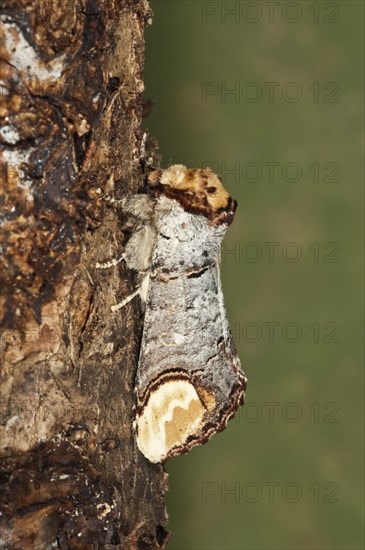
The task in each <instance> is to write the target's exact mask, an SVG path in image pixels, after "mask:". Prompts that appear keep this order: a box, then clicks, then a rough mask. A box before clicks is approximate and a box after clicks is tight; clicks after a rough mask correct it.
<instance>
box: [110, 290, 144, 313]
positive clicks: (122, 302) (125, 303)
mask: <svg viewBox="0 0 365 550" xmlns="http://www.w3.org/2000/svg"><path fill="white" fill-rule="evenodd" d="M139 292H140V288H139V286H137V288H136V290H135V291H134V292H132V294H130V295H129V296H127V297H126V298H124V300H122V301H121V302H119V304H115V305H114V306H112V307H111V310H112V311H118V310H119V309H122V307H124V306H126V305H127V304H129V302H131V301H132V300H133V298H134V297H135V296H137V295H138V294H139Z"/></svg>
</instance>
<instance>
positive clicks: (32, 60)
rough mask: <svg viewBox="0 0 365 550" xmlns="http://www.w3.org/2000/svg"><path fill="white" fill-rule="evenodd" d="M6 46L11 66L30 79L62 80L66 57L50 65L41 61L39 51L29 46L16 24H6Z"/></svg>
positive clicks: (58, 58)
mask: <svg viewBox="0 0 365 550" xmlns="http://www.w3.org/2000/svg"><path fill="white" fill-rule="evenodd" d="M3 30H4V45H5V48H6V50H7V51H8V53H9V58H10V59H11V64H12V66H13V67H15V68H16V69H18V71H21V72H23V73H25V74H24V76H26V77H28V78H36V79H38V80H49V79H57V78H60V76H61V74H62V70H63V66H64V63H63V61H64V57H65V56H64V55H61V56H59V57H57V58H55V59H54V60H52V61H49V62H48V63H45V62H44V61H42V60H40V59H39V55H38V53H37V51H36V50H35V49H34V48H33V46H31V45H30V44H29V42H28V41H27V40H26V38H25V36H24V34H23V33H22V30H21V29H20V27H18V26H17V25H16V24H15V23H5V24H4V26H3Z"/></svg>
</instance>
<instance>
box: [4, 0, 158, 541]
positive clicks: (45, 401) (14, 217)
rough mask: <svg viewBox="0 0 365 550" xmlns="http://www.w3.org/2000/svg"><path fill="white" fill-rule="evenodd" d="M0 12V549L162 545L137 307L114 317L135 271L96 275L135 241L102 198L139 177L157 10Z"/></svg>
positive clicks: (15, 1) (136, 183)
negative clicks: (144, 443) (147, 61)
mask: <svg viewBox="0 0 365 550" xmlns="http://www.w3.org/2000/svg"><path fill="white" fill-rule="evenodd" d="M2 5H3V10H2V14H1V21H0V37H1V49H0V62H1V69H0V70H1V80H2V85H1V88H0V93H1V103H0V117H1V130H0V144H1V146H0V155H1V156H0V159H1V192H0V201H1V203H0V205H1V206H0V208H1V211H0V225H1V266H0V281H1V282H0V284H1V298H0V319H1V334H0V344H1V350H0V353H1V425H0V429H1V432H0V445H1V453H2V454H1V464H0V467H1V476H0V481H1V487H0V492H1V507H2V514H1V516H0V521H1V524H0V525H1V541H2V542H1V543H0V546H1V547H2V548H9V549H31V548H35V549H47V548H64V549H83V550H85V549H97V548H123V549H135V548H136V549H139V550H147V549H150V548H151V549H154V548H156V549H157V548H163V547H164V546H165V545H166V542H167V539H168V534H167V532H166V531H165V525H166V521H167V517H166V511H165V503H164V494H165V491H166V483H167V480H166V474H165V473H164V470H163V467H162V466H161V465H152V464H150V463H149V462H148V461H147V460H146V459H145V458H144V457H143V456H142V455H141V453H140V452H139V451H138V449H137V447H136V443H135V438H134V434H133V428H132V420H133V405H134V393H133V388H134V378H135V372H136V365H137V359H138V349H139V341H140V336H141V312H140V309H139V304H138V300H134V301H132V302H131V303H130V304H128V305H127V306H126V307H125V308H124V309H123V310H121V311H119V312H117V313H112V311H111V306H112V305H113V304H115V303H116V302H118V301H119V300H121V299H122V298H123V297H125V296H126V295H127V294H129V293H130V292H131V291H132V290H133V285H134V279H133V274H131V273H130V272H128V270H127V269H126V267H125V265H124V264H123V262H121V263H119V264H118V266H116V267H112V268H110V269H108V270H97V269H96V268H95V264H96V263H97V262H103V261H107V260H109V259H111V258H112V257H118V256H120V255H121V253H122V250H123V244H124V242H125V238H126V236H125V231H124V226H123V218H121V217H120V216H118V213H117V212H116V211H115V209H114V208H113V205H112V204H111V203H110V202H108V201H107V200H106V197H107V196H113V197H115V198H120V197H121V196H124V195H126V194H129V193H133V192H136V191H137V190H138V188H139V187H140V186H141V184H142V183H143V179H144V173H143V170H144V166H143V159H142V162H141V156H143V149H144V148H145V145H144V142H143V136H142V132H141V129H140V125H141V118H142V107H143V105H142V92H143V58H144V37H143V30H144V26H145V25H146V23H147V22H148V20H149V19H150V17H151V12H150V9H149V5H148V3H147V0H139V1H138V0H137V1H134V0H83V1H82V0H80V1H78V0H74V1H72V2H65V1H64V0H8V1H5V2H2ZM147 147H148V144H147ZM141 150H142V153H141ZM149 155H150V156H151V155H152V157H153V156H154V155H155V153H154V149H153V144H152V145H151V146H150V151H149ZM155 158H156V155H155Z"/></svg>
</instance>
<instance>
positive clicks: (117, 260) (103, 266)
mask: <svg viewBox="0 0 365 550" xmlns="http://www.w3.org/2000/svg"><path fill="white" fill-rule="evenodd" d="M124 259H125V254H122V255H121V256H120V257H119V258H113V259H112V260H109V262H102V263H101V264H100V263H99V262H96V264H95V267H96V269H108V268H109V267H114V266H115V265H118V264H119V263H120V262H122V261H123V260H124Z"/></svg>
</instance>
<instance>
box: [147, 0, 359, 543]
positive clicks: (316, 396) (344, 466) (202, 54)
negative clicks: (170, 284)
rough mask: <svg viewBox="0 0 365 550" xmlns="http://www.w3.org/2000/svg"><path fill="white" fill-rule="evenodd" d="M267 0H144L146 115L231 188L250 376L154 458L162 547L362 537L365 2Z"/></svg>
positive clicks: (238, 331)
mask: <svg viewBox="0 0 365 550" xmlns="http://www.w3.org/2000/svg"><path fill="white" fill-rule="evenodd" d="M276 4H277V3H275V2H269V3H267V2H266V3H265V2H200V1H187V0H185V1H176V0H152V2H151V5H152V9H153V11H154V20H153V25H152V27H150V28H148V29H147V31H146V40H147V49H146V98H149V99H151V100H152V101H153V102H154V103H155V106H154V107H153V110H152V113H151V114H150V116H149V117H148V119H147V120H146V122H145V126H146V127H147V128H148V129H149V130H150V132H151V133H152V134H154V135H155V136H156V137H157V138H158V140H159V142H160V151H161V154H162V156H163V166H165V167H166V166H168V165H170V164H173V163H183V164H185V165H187V166H190V167H201V166H203V165H205V164H206V163H215V166H216V170H217V171H218V173H219V174H221V175H222V176H223V181H224V182H225V184H226V186H227V188H228V189H229V191H230V192H231V194H232V195H233V196H234V197H235V198H236V199H237V200H238V203H239V209H238V211H237V215H236V218H235V221H234V224H233V226H232V227H231V228H230V230H229V232H228V235H227V238H226V241H225V246H226V248H225V252H224V253H223V258H222V260H223V261H222V272H223V286H224V292H225V300H226V305H227V310H228V317H229V320H230V324H231V328H232V330H233V331H234V333H235V340H236V343H237V347H238V351H239V355H240V357H241V361H242V364H243V366H244V370H245V372H246V374H247V376H248V379H249V385H248V391H247V405H246V407H245V408H243V409H242V410H241V411H240V412H239V414H238V416H237V417H236V419H235V420H232V421H231V422H230V423H229V426H228V428H227V430H225V431H224V432H223V433H221V434H219V435H216V436H214V437H213V439H212V440H211V441H210V442H209V443H208V444H207V445H204V446H202V447H198V448H195V449H193V450H192V451H191V452H190V453H189V454H188V455H185V456H182V457H178V458H175V459H173V460H171V461H170V462H168V464H167V470H168V472H169V474H170V481H169V485H170V492H169V494H168V509H169V514H170V523H169V528H170V530H171V531H172V532H173V537H172V539H171V541H170V543H169V549H170V550H198V549H199V550H203V549H204V550H233V549H234V550H241V549H242V550H243V549H250V550H251V549H252V550H259V549H260V550H274V549H278V550H279V549H280V550H286V549H288V550H289V549H294V550H296V549H298V550H299V549H300V550H304V549H311V550H312V549H313V550H314V549H316V550H317V549H321V550H325V549H328V550H337V549H341V550H342V549H343V550H358V549H363V548H364V547H365V544H364V539H363V514H364V509H363V458H364V453H363V422H364V420H363V419H364V416H363V403H364V399H363V396H364V392H363V387H364V386H363V369H362V365H363V340H364V326H363V299H362V276H363V246H362V239H363V237H362V235H363V191H362V181H363V168H362V159H363V148H364V143H363V92H364V90H363V42H364V23H363V21H364V4H363V2H360V1H348V0H346V1H339V2H311V1H302V2H280V3H279V5H276ZM230 9H231V10H232V9H233V10H235V11H234V13H233V14H231V15H230V14H229V13H227V10H230ZM206 83H210V84H208V87H207V84H206ZM236 83H237V84H236ZM248 83H251V84H248ZM264 83H266V84H264ZM268 83H275V84H271V85H269V84H268ZM290 83H291V84H290ZM224 86H226V89H232V88H234V87H235V86H236V87H237V88H236V89H237V90H238V92H239V94H240V95H239V97H234V96H233V95H226V96H225V95H224ZM270 88H271V95H270V93H269V92H270ZM204 89H205V91H207V90H208V92H210V93H208V94H206V95H205V97H204ZM260 92H261V94H262V95H261V97H260ZM272 94H273V95H272ZM296 94H299V95H298V97H296ZM299 96H300V97H299ZM294 100H295V101H294ZM268 163H276V164H271V165H269V164H268ZM288 163H289V164H288ZM293 163H295V164H293ZM270 166H271V169H270ZM233 169H236V174H232V173H231V174H229V173H224V172H225V170H226V171H227V170H233ZM264 243H266V244H264ZM269 243H271V244H269ZM260 255H261V256H260Z"/></svg>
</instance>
